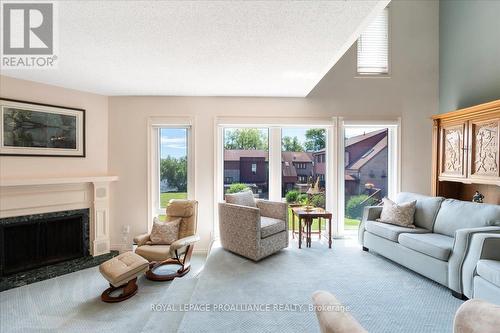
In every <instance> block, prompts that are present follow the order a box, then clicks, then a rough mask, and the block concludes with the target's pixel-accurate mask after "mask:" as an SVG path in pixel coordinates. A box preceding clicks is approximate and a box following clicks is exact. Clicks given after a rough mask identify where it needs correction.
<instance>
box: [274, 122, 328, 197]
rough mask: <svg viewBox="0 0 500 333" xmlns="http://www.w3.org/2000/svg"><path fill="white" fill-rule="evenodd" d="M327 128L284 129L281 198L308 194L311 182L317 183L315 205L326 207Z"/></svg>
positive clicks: (282, 132) (282, 133)
mask: <svg viewBox="0 0 500 333" xmlns="http://www.w3.org/2000/svg"><path fill="white" fill-rule="evenodd" d="M326 132H327V131H326V128H314V127H312V128H308V127H305V128H304V127H283V128H282V129H281V163H282V165H283V167H282V170H281V197H282V198H286V195H287V193H288V192H290V191H294V192H298V193H305V192H307V190H308V189H309V187H310V184H309V183H310V182H311V181H312V182H313V183H316V182H318V185H319V189H318V190H319V192H320V193H318V194H317V195H316V196H317V197H318V198H316V201H315V204H316V205H318V206H324V205H325V199H324V198H325V197H326V185H325V172H326V166H325V154H326V150H325V148H326V142H327V140H326Z"/></svg>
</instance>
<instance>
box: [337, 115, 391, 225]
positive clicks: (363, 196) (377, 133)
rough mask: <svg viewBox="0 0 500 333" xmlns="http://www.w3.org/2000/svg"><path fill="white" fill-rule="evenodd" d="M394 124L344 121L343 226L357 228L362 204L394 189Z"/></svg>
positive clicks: (377, 200) (378, 199)
mask: <svg viewBox="0 0 500 333" xmlns="http://www.w3.org/2000/svg"><path fill="white" fill-rule="evenodd" d="M398 126H399V125H396V124H393V123H389V122H388V123H387V124H386V125H384V124H383V123H382V124H370V123H369V122H366V123H352V124H347V125H346V124H345V123H344V155H345V156H346V158H345V161H344V162H345V163H344V165H345V167H344V197H343V203H344V205H345V206H344V207H345V210H344V229H345V230H346V232H347V233H349V230H355V229H358V226H359V223H360V220H361V218H362V215H363V209H364V207H366V206H374V205H379V204H381V202H382V198H384V197H392V196H393V195H394V194H395V193H396V192H397V191H398V173H399V171H398V152H397V146H398V143H397V137H398V135H397V131H398Z"/></svg>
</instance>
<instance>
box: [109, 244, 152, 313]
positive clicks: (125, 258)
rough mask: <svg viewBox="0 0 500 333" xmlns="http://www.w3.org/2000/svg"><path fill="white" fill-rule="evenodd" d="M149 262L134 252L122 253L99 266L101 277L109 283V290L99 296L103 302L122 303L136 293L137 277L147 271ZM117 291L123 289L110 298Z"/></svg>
mask: <svg viewBox="0 0 500 333" xmlns="http://www.w3.org/2000/svg"><path fill="white" fill-rule="evenodd" d="M148 268H149V262H148V261H147V260H146V259H144V258H143V257H141V256H140V255H138V254H135V253H134V252H125V253H122V254H120V255H118V256H116V257H114V258H112V259H110V260H108V261H106V262H103V263H102V264H101V265H100V266H99V271H100V272H101V274H102V276H103V277H104V278H105V279H106V280H108V281H109V288H108V289H106V290H104V292H103V293H102V294H101V300H102V301H103V302H108V303H114V302H121V301H124V300H126V299H128V298H130V297H132V296H134V295H135V293H136V292H137V277H138V276H139V275H141V274H142V273H144V272H145V271H147V270H148ZM117 289H123V290H122V292H121V294H120V295H118V296H111V293H112V292H113V291H115V290H117Z"/></svg>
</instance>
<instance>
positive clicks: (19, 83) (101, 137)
mask: <svg viewBox="0 0 500 333" xmlns="http://www.w3.org/2000/svg"><path fill="white" fill-rule="evenodd" d="M0 96H1V97H2V98H9V99H17V100H23V101H28V102H36V103H44V104H52V105H60V106H67V107H74V108H80V109H85V118H86V132H87V135H86V157H85V158H80V157H20V156H19V157H16V156H1V157H0V177H1V178H43V177H64V176H67V177H69V176H94V175H105V174H107V171H108V98H107V97H106V96H101V95H96V94H90V93H86V92H81V91H76V90H71V89H65V88H60V87H55V86H50V85H46V84H41V83H36V82H32V81H25V80H19V79H14V78H10V77H6V76H0Z"/></svg>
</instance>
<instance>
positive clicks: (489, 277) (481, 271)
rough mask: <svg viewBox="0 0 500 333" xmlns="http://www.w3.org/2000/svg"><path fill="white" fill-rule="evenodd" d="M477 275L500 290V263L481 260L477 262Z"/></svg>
mask: <svg viewBox="0 0 500 333" xmlns="http://www.w3.org/2000/svg"><path fill="white" fill-rule="evenodd" d="M476 272H477V275H479V276H480V277H482V278H483V279H485V280H486V281H488V282H491V283H493V284H494V285H496V286H497V287H499V288H500V261H498V260H486V259H482V260H479V261H478V262H477V266H476Z"/></svg>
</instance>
